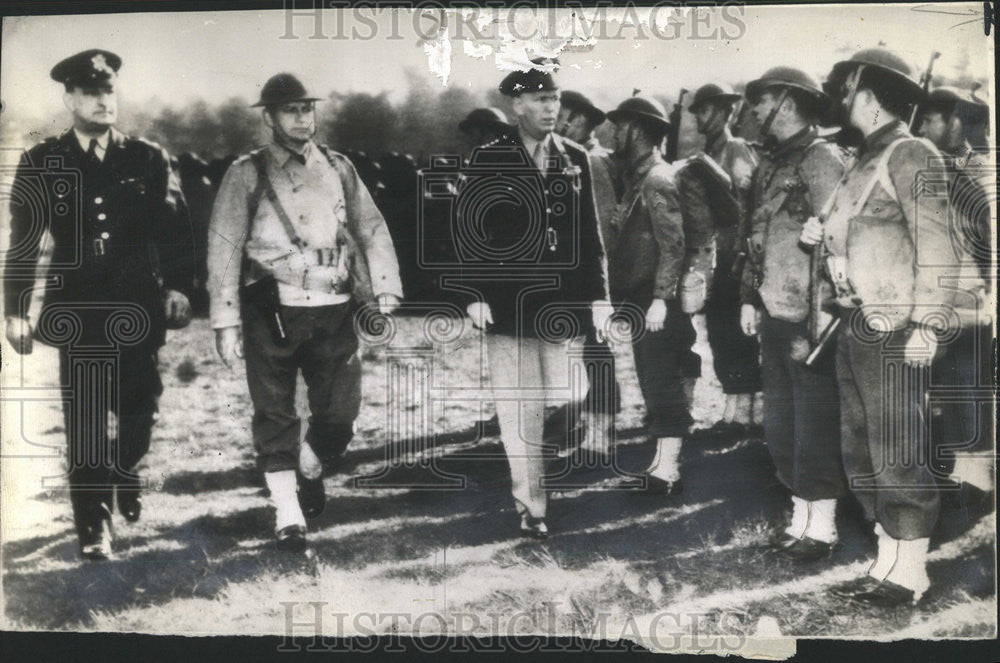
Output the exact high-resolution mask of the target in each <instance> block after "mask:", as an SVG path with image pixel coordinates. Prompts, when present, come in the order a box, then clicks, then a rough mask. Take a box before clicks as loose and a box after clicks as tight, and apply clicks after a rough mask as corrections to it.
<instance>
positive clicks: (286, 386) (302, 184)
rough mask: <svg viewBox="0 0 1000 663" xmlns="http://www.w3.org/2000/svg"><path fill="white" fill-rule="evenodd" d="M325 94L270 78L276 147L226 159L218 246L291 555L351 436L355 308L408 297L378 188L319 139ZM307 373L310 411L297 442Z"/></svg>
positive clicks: (225, 310) (217, 286)
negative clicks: (319, 106) (298, 393)
mask: <svg viewBox="0 0 1000 663" xmlns="http://www.w3.org/2000/svg"><path fill="white" fill-rule="evenodd" d="M316 101H317V98H316V97H312V96H310V95H309V94H308V92H307V91H306V89H305V87H304V86H303V85H302V83H301V82H300V81H299V80H298V79H297V78H296V77H295V76H293V75H292V74H287V73H282V74H277V75H275V76H272V77H271V78H270V79H269V80H268V81H267V82H266V83H265V84H264V87H263V88H261V93H260V101H258V102H257V103H256V104H254V106H256V107H263V113H262V116H263V120H264V123H265V125H267V127H268V128H269V129H270V130H271V142H270V143H269V144H268V145H267V146H266V147H263V148H260V149H258V150H255V151H254V152H251V153H250V154H247V155H244V156H242V157H240V158H239V159H237V160H236V162H234V163H233V165H232V166H230V167H229V170H228V171H227V172H226V176H225V177H224V178H223V180H222V185H221V187H220V188H219V193H218V196H217V197H216V200H215V208H214V209H213V211H212V221H211V225H210V231H209V245H208V271H209V295H210V296H211V309H210V315H211V322H212V328H213V329H214V330H215V342H216V348H217V350H218V352H219V356H220V357H221V358H222V361H223V363H225V364H226V366H229V367H232V365H233V364H234V362H235V361H236V359H237V358H239V357H245V360H246V367H247V384H248V385H249V389H250V399H251V400H252V401H253V408H254V415H253V423H252V429H253V441H254V448H255V449H256V451H257V465H258V467H259V468H260V469H261V470H262V471H263V472H264V479H265V481H266V482H267V486H268V488H269V489H270V491H271V500H272V502H273V504H274V506H275V511H276V526H275V533H276V537H277V547H278V548H279V549H280V550H288V551H292V552H301V551H302V550H304V549H305V546H306V539H305V525H306V523H305V517H315V516H318V515H319V514H320V513H321V512H322V510H323V505H324V502H325V494H324V489H323V481H322V473H323V468H324V465H325V466H326V468H327V469H329V468H330V467H331V466H332V465H333V464H334V463H336V462H337V461H338V460H339V459H340V457H341V455H342V454H343V453H344V451H345V449H346V448H347V444H348V443H349V442H350V440H351V437H352V436H353V425H354V419H355V418H356V417H357V415H358V411H359V409H360V406H361V358H360V356H359V355H358V338H357V335H356V334H355V331H354V315H355V312H356V311H357V308H358V305H359V304H365V303H367V302H369V301H374V300H376V299H377V301H378V308H379V310H380V311H381V312H382V313H383V314H387V313H391V312H392V311H393V310H394V309H395V308H396V307H397V306H398V305H399V300H400V299H401V298H402V296H403V290H402V284H401V283H400V280H399V269H398V266H397V261H396V253H395V251H394V249H393V245H392V239H391V237H390V235H389V230H388V228H387V227H386V224H385V220H384V219H383V218H382V215H381V213H380V212H379V211H378V208H376V207H375V203H374V201H373V200H372V197H371V195H370V194H369V192H368V189H366V188H365V186H364V184H363V183H362V182H361V178H360V177H359V175H358V173H357V171H356V170H355V169H354V166H352V165H351V162H350V161H348V159H347V158H346V157H344V156H343V155H341V154H339V153H337V152H334V151H332V150H329V149H327V148H326V147H325V146H323V145H318V144H316V143H314V142H313V140H312V138H313V135H314V134H315V133H316V113H315V107H314V103H315V102H316ZM241 262H244V267H243V268H242V269H241V268H240V264H241ZM241 272H242V273H241ZM241 322H242V339H241V328H240V323H241ZM300 371H301V373H302V377H303V378H304V380H305V383H306V388H307V390H308V397H309V410H310V412H311V415H312V416H311V417H310V418H309V427H308V429H307V431H306V433H305V436H304V439H303V440H301V444H300V431H301V422H300V420H299V417H298V414H297V413H296V410H295V388H296V379H297V376H298V373H299V372H300Z"/></svg>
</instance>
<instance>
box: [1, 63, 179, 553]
mask: <svg viewBox="0 0 1000 663" xmlns="http://www.w3.org/2000/svg"><path fill="white" fill-rule="evenodd" d="M121 65H122V60H121V58H120V57H118V56H117V55H115V54H114V53H111V52H110V51H105V50H101V49H93V50H88V51H83V52H82V53H77V54H76V55H73V56H71V57H68V58H66V59H65V60H63V61H61V62H60V63H58V64H57V65H56V66H55V67H53V68H52V72H51V76H52V79H53V80H55V81H56V82H58V83H61V84H63V86H64V87H65V90H66V91H65V93H64V94H63V101H64V103H65V104H66V107H67V108H68V109H69V111H70V113H71V114H72V116H73V128H72V129H70V130H69V131H67V132H65V133H64V134H62V135H61V136H59V137H53V138H48V139H46V140H44V141H43V142H41V143H40V144H38V145H36V146H35V147H33V148H31V149H30V150H28V151H27V152H26V153H25V154H24V155H23V156H22V158H21V161H20V164H19V165H18V170H17V173H16V175H15V179H14V185H13V190H12V192H11V200H12V203H11V209H10V213H11V230H10V250H9V252H8V253H7V260H6V267H5V273H4V279H3V284H4V313H5V316H6V322H7V340H8V341H9V342H10V343H11V345H12V346H13V347H14V349H15V351H17V352H19V353H21V354H28V353H30V352H31V350H32V337H33V331H34V330H33V328H32V327H33V325H32V324H31V322H30V321H29V319H28V310H29V308H30V305H31V299H32V296H33V295H32V291H31V288H32V287H33V285H34V272H35V266H36V264H37V262H38V259H39V253H40V249H39V238H40V237H41V236H42V235H43V234H44V233H45V232H46V231H47V232H48V233H50V235H51V237H52V240H53V242H54V244H53V249H52V260H51V263H50V268H49V272H48V277H49V279H48V283H47V289H46V292H45V298H44V303H43V307H42V312H41V315H40V318H39V322H38V330H37V332H38V335H39V337H40V339H42V340H46V341H48V342H49V343H50V344H53V345H58V346H59V375H60V385H61V386H62V387H63V388H64V389H69V390H70V392H71V397H70V398H69V399H68V400H66V401H65V402H64V403H63V414H64V418H65V423H66V437H67V442H68V458H69V475H68V478H69V490H70V501H71V503H72V505H73V519H74V522H75V524H76V530H77V534H78V536H79V541H80V554H81V556H82V557H84V558H85V559H90V560H105V559H108V558H109V557H110V556H111V553H112V549H111V543H112V542H111V510H112V503H113V495H114V494H115V493H117V502H118V510H119V511H120V512H121V514H122V515H123V516H124V517H125V519H126V520H128V521H129V522H134V521H136V520H138V519H139V516H140V513H141V510H142V501H141V482H140V478H139V475H138V473H137V470H136V466H137V465H138V463H139V461H140V460H141V459H142V457H143V456H144V455H145V454H146V452H147V451H148V449H149V443H150V436H151V432H152V427H153V422H154V419H155V414H156V411H157V400H158V398H159V396H160V394H161V393H162V391H163V385H162V383H161V381H160V375H159V370H158V365H157V351H158V349H159V348H160V347H161V346H162V345H163V343H164V341H165V337H166V330H167V329H168V328H178V327H182V326H184V325H186V324H187V323H188V321H189V320H190V306H189V303H188V298H187V295H186V294H185V293H186V292H190V290H191V285H192V283H191V281H192V276H193V272H192V270H193V256H194V238H193V235H192V231H191V224H190V220H189V218H188V214H187V208H186V206H185V204H184V197H183V195H182V194H181V191H180V183H179V181H178V179H177V178H176V177H175V174H174V173H173V171H171V169H170V162H169V158H168V156H167V153H166V152H165V151H164V150H163V149H162V148H160V147H159V146H157V145H155V144H153V143H150V142H148V141H146V140H143V139H141V138H133V137H131V136H125V135H124V134H122V133H120V132H119V131H117V130H116V129H115V128H114V124H115V122H116V121H117V119H118V101H117V91H118V87H117V86H118V70H119V68H120V67H121ZM39 195H41V196H42V198H41V199H42V200H43V202H44V204H43V205H41V206H39V205H37V204H30V203H31V201H34V200H38V199H39ZM67 331H68V333H67ZM81 348H87V351H85V352H81ZM81 376H84V377H83V378H81Z"/></svg>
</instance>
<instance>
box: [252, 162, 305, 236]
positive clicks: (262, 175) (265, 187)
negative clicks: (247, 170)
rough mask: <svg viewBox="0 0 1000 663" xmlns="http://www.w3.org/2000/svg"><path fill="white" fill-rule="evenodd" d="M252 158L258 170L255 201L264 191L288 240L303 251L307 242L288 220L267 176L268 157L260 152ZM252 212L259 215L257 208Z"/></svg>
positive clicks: (286, 213)
mask: <svg viewBox="0 0 1000 663" xmlns="http://www.w3.org/2000/svg"><path fill="white" fill-rule="evenodd" d="M250 158H251V160H252V161H253V165H254V168H256V169H257V187H256V189H255V190H254V199H255V200H258V201H259V200H260V191H263V193H264V195H266V196H267V199H268V200H270V201H271V205H272V206H273V207H274V211H275V212H277V213H278V219H279V220H280V221H281V225H282V226H284V228H285V233H287V234H288V239H289V240H291V242H292V244H294V245H295V246H296V247H297V248H298V249H299V250H300V251H301V250H302V249H303V248H304V247H305V242H303V241H302V238H301V237H299V234H298V233H297V232H296V231H295V226H293V225H292V220H291V219H290V218H288V212H286V211H285V207H284V205H282V204H281V200H280V199H279V198H278V194H277V192H276V191H275V190H274V186H273V185H272V184H271V178H270V177H268V175H267V155H266V154H265V151H264V150H258V151H256V152H253V153H251V155H250ZM252 211H253V213H254V216H255V215H256V213H257V209H256V207H255V208H254V209H253V210H252ZM252 218H253V217H251V220H252Z"/></svg>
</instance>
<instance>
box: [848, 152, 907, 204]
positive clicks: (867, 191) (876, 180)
mask: <svg viewBox="0 0 1000 663" xmlns="http://www.w3.org/2000/svg"><path fill="white" fill-rule="evenodd" d="M907 140H911V137H910V136H905V137H903V138H897V139H896V140H894V141H892V142H891V143H889V146H888V147H886V148H885V150H884V151H883V152H882V156H880V157H879V160H878V163H877V164H875V173H874V174H873V175H872V177H871V179H870V180H868V183H867V184H865V188H864V189H863V190H862V191H861V196H860V197H859V198H858V200H857V202H856V203H855V204H854V207H853V208H852V209H851V217H852V218H853V217H855V216H857V215H858V214H860V213H861V210H862V209H864V207H865V204H867V203H868V199H869V198H871V195H872V192H873V191H874V190H875V185H876V184H881V185H882V188H883V189H885V191H886V193H888V194H889V196H890V197H891V198H892V199H893V201H894V202H896V203H897V204H898V203H899V193H898V192H897V191H896V185H894V184H893V183H892V178H891V177H889V159H890V158H891V157H892V154H893V152H895V151H896V148H897V147H899V145H900V144H901V143H903V142H904V141H907Z"/></svg>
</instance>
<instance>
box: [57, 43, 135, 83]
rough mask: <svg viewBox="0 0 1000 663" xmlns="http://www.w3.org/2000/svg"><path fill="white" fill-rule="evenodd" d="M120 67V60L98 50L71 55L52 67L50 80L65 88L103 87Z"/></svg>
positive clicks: (111, 54)
mask: <svg viewBox="0 0 1000 663" xmlns="http://www.w3.org/2000/svg"><path fill="white" fill-rule="evenodd" d="M121 66H122V59H121V58H120V57H118V56H117V55H115V54H114V53H112V52H111V51H105V50H103V49H100V48H92V49H90V50H86V51H82V52H80V53H77V54H76V55H71V56H69V57H68V58H66V59H65V60H62V61H60V62H59V63H58V64H57V65H56V66H54V67H52V71H51V72H49V75H50V76H51V77H52V80H54V81H56V82H58V83H62V84H63V85H65V86H67V87H74V86H75V87H84V86H88V85H103V84H105V83H108V82H109V81H113V80H114V79H115V77H116V76H117V75H118V70H119V69H120V68H121Z"/></svg>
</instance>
